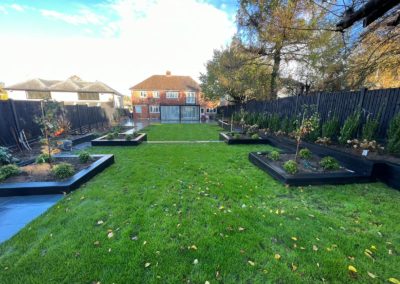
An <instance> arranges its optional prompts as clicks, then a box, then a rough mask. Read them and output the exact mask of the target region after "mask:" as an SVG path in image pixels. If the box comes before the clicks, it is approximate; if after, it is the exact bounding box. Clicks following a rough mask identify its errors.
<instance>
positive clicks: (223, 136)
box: [219, 132, 269, 145]
mask: <svg viewBox="0 0 400 284" xmlns="http://www.w3.org/2000/svg"><path fill="white" fill-rule="evenodd" d="M219 140H221V141H225V143H227V144H229V145H234V144H269V140H268V139H266V138H264V137H259V138H257V139H253V138H251V137H249V136H246V135H243V134H241V135H240V138H235V137H233V136H232V135H230V134H229V133H226V132H220V133H219Z"/></svg>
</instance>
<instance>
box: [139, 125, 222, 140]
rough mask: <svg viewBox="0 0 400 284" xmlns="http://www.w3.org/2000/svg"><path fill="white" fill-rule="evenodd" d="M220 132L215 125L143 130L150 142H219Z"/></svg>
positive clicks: (151, 126)
mask: <svg viewBox="0 0 400 284" xmlns="http://www.w3.org/2000/svg"><path fill="white" fill-rule="evenodd" d="M220 131H221V129H220V128H219V127H218V126H217V125H214V124H153V125H150V126H148V127H146V128H145V129H144V130H141V132H146V133H147V138H148V140H149V141H196V140H197V141H205V140H218V134H219V132H220Z"/></svg>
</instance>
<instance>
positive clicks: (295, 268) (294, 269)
mask: <svg viewBox="0 0 400 284" xmlns="http://www.w3.org/2000/svg"><path fill="white" fill-rule="evenodd" d="M296 270H297V266H296V265H294V264H293V263H292V271H296Z"/></svg>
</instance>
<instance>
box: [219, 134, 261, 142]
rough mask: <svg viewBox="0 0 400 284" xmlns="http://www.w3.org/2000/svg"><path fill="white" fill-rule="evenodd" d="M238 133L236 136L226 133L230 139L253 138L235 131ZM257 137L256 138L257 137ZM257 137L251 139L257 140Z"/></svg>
mask: <svg viewBox="0 0 400 284" xmlns="http://www.w3.org/2000/svg"><path fill="white" fill-rule="evenodd" d="M237 134H239V135H240V137H238V138H236V137H235V136H234V135H232V134H231V133H227V135H228V137H229V138H230V139H232V140H240V139H253V138H251V137H250V136H248V135H246V134H243V133H237ZM257 139H258V138H257ZM257 139H253V140H257Z"/></svg>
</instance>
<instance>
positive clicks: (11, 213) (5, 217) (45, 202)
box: [0, 194, 63, 243]
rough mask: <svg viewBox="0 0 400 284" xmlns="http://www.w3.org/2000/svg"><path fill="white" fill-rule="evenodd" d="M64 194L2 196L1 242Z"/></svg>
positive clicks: (0, 216)
mask: <svg viewBox="0 0 400 284" xmlns="http://www.w3.org/2000/svg"><path fill="white" fill-rule="evenodd" d="M62 197H63V195H62V194H55V195H32V196H11V197H0V243H2V242H4V241H6V240H8V239H9V238H11V237H12V236H14V235H15V234H16V233H18V232H19V231H20V230H21V229H22V228H23V227H25V226H26V225H27V224H28V223H29V222H31V221H32V220H34V219H35V218H37V217H38V216H40V215H41V214H43V213H44V212H46V210H47V209H49V208H50V207H51V206H53V205H54V204H55V203H56V202H57V201H58V200H60V199H61V198H62Z"/></svg>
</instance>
